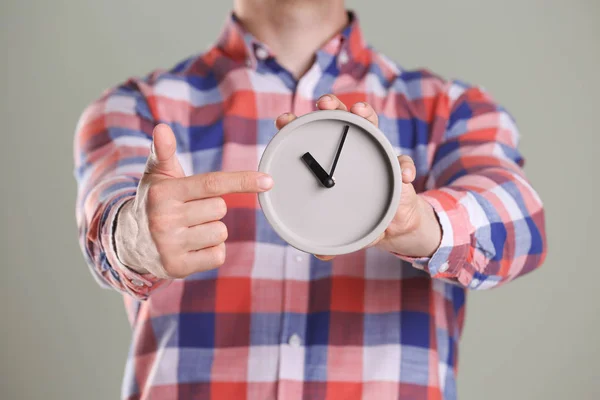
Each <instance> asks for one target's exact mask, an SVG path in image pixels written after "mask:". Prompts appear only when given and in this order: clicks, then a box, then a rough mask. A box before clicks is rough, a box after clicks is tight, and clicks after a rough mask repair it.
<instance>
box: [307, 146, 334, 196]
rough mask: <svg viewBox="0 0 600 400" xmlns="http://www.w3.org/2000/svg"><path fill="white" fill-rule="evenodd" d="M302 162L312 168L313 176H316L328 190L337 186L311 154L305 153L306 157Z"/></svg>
mask: <svg viewBox="0 0 600 400" xmlns="http://www.w3.org/2000/svg"><path fill="white" fill-rule="evenodd" d="M302 161H304V163H305V164H306V165H307V166H308V168H310V170H311V171H312V172H313V174H315V176H316V177H317V179H318V180H319V182H321V185H323V186H325V187H326V188H331V187H333V185H335V182H334V181H333V179H331V176H329V174H328V173H327V172H325V170H324V169H323V167H321V165H320V164H319V163H318V162H317V160H315V159H314V157H313V156H312V155H311V154H310V153H308V152H306V153H304V155H303V156H302Z"/></svg>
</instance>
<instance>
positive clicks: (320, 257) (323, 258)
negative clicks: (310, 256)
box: [315, 254, 335, 261]
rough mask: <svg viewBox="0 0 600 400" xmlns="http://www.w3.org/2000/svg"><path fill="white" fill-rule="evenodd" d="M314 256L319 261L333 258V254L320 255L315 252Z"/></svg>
mask: <svg viewBox="0 0 600 400" xmlns="http://www.w3.org/2000/svg"><path fill="white" fill-rule="evenodd" d="M315 257H317V258H318V259H319V260H321V261H331V260H333V259H334V258H335V256H321V255H317V254H315Z"/></svg>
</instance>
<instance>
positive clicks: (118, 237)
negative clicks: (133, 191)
mask: <svg viewBox="0 0 600 400" xmlns="http://www.w3.org/2000/svg"><path fill="white" fill-rule="evenodd" d="M133 203H134V199H131V200H128V201H127V202H126V203H125V204H124V205H123V206H122V207H121V209H120V210H119V212H118V213H117V216H116V224H115V231H114V233H113V235H114V243H115V253H116V255H117V258H118V260H119V261H120V262H121V264H123V265H124V266H125V267H127V268H129V269H131V270H133V271H135V272H137V273H139V274H147V273H148V271H147V270H146V269H145V268H143V267H141V266H140V265H141V262H140V257H139V255H138V254H137V253H136V251H135V249H136V248H137V245H136V243H135V240H136V238H137V237H138V235H139V228H138V224H137V220H136V218H135V214H134V212H133V211H134V210H133Z"/></svg>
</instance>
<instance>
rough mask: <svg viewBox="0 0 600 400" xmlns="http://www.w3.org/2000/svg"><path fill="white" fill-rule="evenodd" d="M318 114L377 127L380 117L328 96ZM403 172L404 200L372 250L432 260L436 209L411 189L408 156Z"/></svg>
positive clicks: (285, 118) (280, 121) (284, 120)
mask: <svg viewBox="0 0 600 400" xmlns="http://www.w3.org/2000/svg"><path fill="white" fill-rule="evenodd" d="M317 108H318V109H319V110H343V111H349V112H351V113H353V114H356V115H358V116H361V117H363V118H365V119H366V120H368V121H369V122H371V123H372V124H373V125H375V126H378V123H379V121H378V118H377V113H376V112H375V110H374V109H373V107H371V106H370V105H369V104H367V103H363V102H361V103H356V104H354V105H353V106H352V107H350V110H348V107H346V105H345V104H344V103H342V102H341V101H340V100H339V99H338V98H337V97H336V96H334V95H332V94H327V95H324V96H321V97H320V98H319V100H318V101H317ZM295 118H296V116H295V115H294V114H292V113H286V114H282V115H280V116H279V117H277V119H276V120H275V126H276V127H277V129H281V128H283V127H284V126H285V125H287V124H288V123H290V122H291V121H293V120H294V119H295ZM398 162H399V163H400V169H401V170H402V196H401V198H400V205H399V206H398V210H397V211H396V215H395V216H394V219H393V220H392V222H391V223H390V225H389V226H388V227H387V229H386V230H385V232H384V233H383V234H381V236H380V237H379V238H378V239H377V240H375V241H374V242H373V243H372V244H371V245H370V246H369V247H371V246H377V247H379V248H381V249H384V250H386V251H391V252H393V253H396V254H400V255H403V256H408V257H430V256H431V255H432V254H433V253H434V252H435V251H436V250H437V248H438V247H439V245H440V241H441V237H442V229H441V227H440V224H439V222H438V219H437V217H436V215H435V212H434V211H433V208H432V207H431V205H429V203H427V201H425V200H424V199H423V198H421V197H420V196H418V195H417V193H416V192H415V188H414V187H413V185H412V182H413V181H414V179H415V177H416V174H417V170H416V168H415V164H414V162H413V160H412V158H410V157H409V156H406V155H402V156H400V157H398ZM317 257H318V258H320V259H322V260H331V259H333V256H319V255H317Z"/></svg>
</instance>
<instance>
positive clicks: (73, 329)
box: [0, 0, 600, 400]
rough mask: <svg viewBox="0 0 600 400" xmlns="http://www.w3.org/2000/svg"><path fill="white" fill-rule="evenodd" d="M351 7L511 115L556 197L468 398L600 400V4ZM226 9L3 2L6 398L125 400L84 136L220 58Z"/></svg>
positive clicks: (474, 363) (472, 348)
mask: <svg viewBox="0 0 600 400" xmlns="http://www.w3.org/2000/svg"><path fill="white" fill-rule="evenodd" d="M367 4H369V5H367ZM350 6H351V7H353V8H355V9H356V10H358V11H359V13H360V16H361V20H362V24H363V27H364V30H365V31H366V35H367V37H368V38H370V41H371V43H372V44H374V45H375V46H376V47H377V48H379V49H381V50H383V51H384V52H385V53H387V54H388V55H389V56H390V57H391V58H393V59H395V60H397V61H398V62H400V63H401V64H402V65H404V66H405V67H413V66H423V65H424V66H428V67H429V68H431V69H433V70H434V71H436V72H438V73H440V74H442V75H444V76H446V77H459V78H462V79H465V80H467V81H469V82H473V83H478V84H481V85H483V86H484V87H486V88H487V89H488V90H489V91H491V92H492V93H493V94H494V95H495V97H496V98H497V99H498V100H499V101H500V102H501V103H502V104H504V105H506V106H507V107H508V109H509V110H511V111H512V113H513V114H514V116H515V117H516V118H517V121H518V123H519V126H520V128H521V131H522V134H523V141H522V150H523V152H524V154H525V156H526V157H527V160H528V164H527V167H526V170H527V173H528V175H529V177H530V178H531V180H532V181H533V183H534V185H535V186H536V187H537V188H538V190H539V192H540V194H541V196H542V198H543V199H544V200H545V204H546V207H547V216H548V219H547V224H548V233H549V242H550V253H549V257H548V259H547V262H546V264H545V266H544V267H543V268H542V269H541V270H539V271H538V272H536V273H534V274H532V275H531V276H528V277H526V278H523V279H521V280H519V281H517V282H514V283H512V284H510V285H508V286H506V287H504V288H500V289H495V290H492V291H488V292H482V293H473V294H470V295H469V301H468V311H467V325H466V330H465V333H464V340H463V342H462V348H461V352H460V372H459V392H460V394H461V396H462V398H463V399H481V398H485V399H490V400H493V399H507V398H510V399H564V398H573V399H592V398H599V396H600V382H599V379H598V378H599V375H600V371H599V367H598V359H599V358H600V340H599V339H598V335H597V331H598V329H599V328H600V312H599V308H600V303H599V300H600V291H599V290H598V287H597V285H598V283H597V282H598V268H599V265H598V263H597V261H596V259H597V253H598V250H597V248H594V247H595V246H598V242H599V240H600V236H599V234H598V228H597V227H598V224H599V222H600V221H599V220H598V214H599V213H598V209H597V208H594V207H593V204H592V202H593V196H594V194H595V192H596V189H595V185H593V182H595V183H596V184H597V183H598V178H597V175H594V176H593V175H592V171H596V172H597V171H598V169H597V168H596V166H595V164H594V165H593V164H592V156H593V155H596V157H598V155H599V154H600V153H599V151H598V149H597V148H595V147H594V145H595V144H596V143H597V139H596V137H595V136H597V135H598V132H597V130H598V129H597V123H598V118H597V116H598V107H599V106H600V104H599V101H598V98H599V95H598V93H600V85H599V81H600V80H599V78H598V74H597V68H598V65H599V63H600V45H599V40H600V6H599V2H598V1H595V0H588V1H586V0H571V1H565V0H563V1H543V0H537V1H536V0H527V1H525V0H510V1H509V0H505V1H496V2H491V1H485V2H482V1H479V0H455V1H452V2H446V1H437V2H433V1H424V0H423V1H418V2H404V1H400V2H398V1H388V2H384V1H369V2H368V3H367V2H366V1H363V2H359V1H351V2H350ZM229 8H230V5H229V2H228V1H221V2H217V1H211V2H207V1H204V2H202V1H192V0H187V1H183V0H181V1H170V2H164V1H158V0H154V1H149V0H147V1H143V2H141V1H132V0H110V1H109V0H104V1H91V0H88V1H70V2H67V1H42V0H20V1H19V0H3V1H2V2H1V3H0V29H1V33H0V55H1V57H2V61H1V62H0V76H1V77H2V80H0V84H1V85H2V86H0V89H1V90H0V101H1V104H0V113H1V114H0V122H1V123H2V129H1V131H0V168H1V169H0V170H1V171H4V173H3V174H2V175H3V176H2V178H1V179H2V182H1V183H0V188H1V189H0V190H1V191H2V192H1V193H2V196H0V205H1V206H0V215H1V220H0V256H1V258H0V265H1V268H2V278H1V279H0V299H1V301H0V316H1V318H0V349H1V353H0V398H2V399H41V398H45V399H62V400H65V399H83V398H85V399H90V400H94V399H115V398H117V397H118V393H119V385H120V380H121V374H122V371H123V365H124V361H125V357H126V353H127V345H128V340H129V327H128V325H127V322H126V318H125V314H124V311H123V309H122V300H121V298H120V297H119V296H118V295H116V294H115V293H113V292H109V291H103V290H101V289H99V288H98V287H97V286H96V283H95V282H94V281H93V279H92V277H91V275H90V274H89V272H88V271H87V269H86V267H85V265H84V262H83V258H82V256H81V254H80V251H79V248H78V245H77V241H76V238H77V233H76V229H75V221H74V212H73V207H74V198H75V182H74V179H73V177H72V136H73V129H74V126H75V123H76V120H77V117H78V115H79V113H80V112H81V110H82V108H83V107H84V106H85V105H86V104H87V103H88V102H89V101H91V100H92V99H93V98H95V97H96V96H98V95H99V93H100V92H101V91H102V90H103V89H105V88H107V87H109V86H111V85H113V84H115V83H117V82H120V81H121V80H123V79H124V78H126V77H128V76H130V75H140V74H143V73H145V72H147V71H148V70H149V69H151V68H154V67H169V66H171V65H172V64H173V63H174V62H176V61H177V60H179V59H182V58H184V57H186V56H187V55H189V54H193V53H197V52H199V51H201V50H202V49H204V48H205V47H206V46H208V45H209V44H210V43H211V41H212V40H213V38H214V37H215V36H216V34H217V32H218V30H219V29H220V27H221V24H222V21H223V19H224V17H225V15H226V13H227V11H228V10H229ZM390 9H393V11H390ZM432 10H435V12H432ZM596 200H597V198H596ZM595 207H598V206H597V205H596V206H595Z"/></svg>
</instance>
